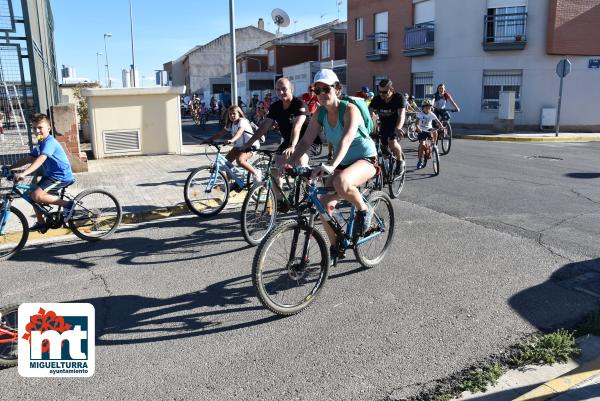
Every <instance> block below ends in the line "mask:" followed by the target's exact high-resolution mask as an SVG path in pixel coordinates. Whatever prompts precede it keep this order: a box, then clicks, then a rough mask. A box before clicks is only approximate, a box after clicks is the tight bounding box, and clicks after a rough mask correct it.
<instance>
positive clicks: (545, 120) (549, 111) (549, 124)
mask: <svg viewBox="0 0 600 401" xmlns="http://www.w3.org/2000/svg"><path fill="white" fill-rule="evenodd" d="M555 125H556V108H543V109H542V118H541V121H540V128H541V129H542V130H545V129H553V128H554V126H555Z"/></svg>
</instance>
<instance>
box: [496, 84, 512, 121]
mask: <svg viewBox="0 0 600 401" xmlns="http://www.w3.org/2000/svg"><path fill="white" fill-rule="evenodd" d="M499 100H500V105H499V107H498V119H499V120H514V119H515V92H513V91H502V92H500V99H499Z"/></svg>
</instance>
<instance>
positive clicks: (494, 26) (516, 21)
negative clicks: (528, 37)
mask: <svg viewBox="0 0 600 401" xmlns="http://www.w3.org/2000/svg"><path fill="white" fill-rule="evenodd" d="M526 11H527V9H526V7H525V6H519V7H500V8H489V9H488V12H487V18H486V21H487V24H486V41H487V42H520V41H522V40H524V39H525V23H526V20H527V14H526Z"/></svg>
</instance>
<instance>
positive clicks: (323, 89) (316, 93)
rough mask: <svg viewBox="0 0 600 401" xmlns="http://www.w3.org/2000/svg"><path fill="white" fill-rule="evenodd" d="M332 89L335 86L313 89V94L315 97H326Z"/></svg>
mask: <svg viewBox="0 0 600 401" xmlns="http://www.w3.org/2000/svg"><path fill="white" fill-rule="evenodd" d="M334 87H335V85H327V86H324V87H322V88H315V90H314V92H315V95H320V94H321V93H324V94H326V95H328V94H329V92H331V88H334Z"/></svg>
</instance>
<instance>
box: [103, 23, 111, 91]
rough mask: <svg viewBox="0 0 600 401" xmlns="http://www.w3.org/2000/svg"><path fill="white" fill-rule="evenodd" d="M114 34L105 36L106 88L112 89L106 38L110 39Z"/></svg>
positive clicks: (108, 33)
mask: <svg viewBox="0 0 600 401" xmlns="http://www.w3.org/2000/svg"><path fill="white" fill-rule="evenodd" d="M111 36H112V33H110V32H107V33H105V34H104V56H105V57H106V86H107V87H109V88H110V87H111V85H110V70H109V68H108V51H107V49H106V38H110V37H111Z"/></svg>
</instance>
